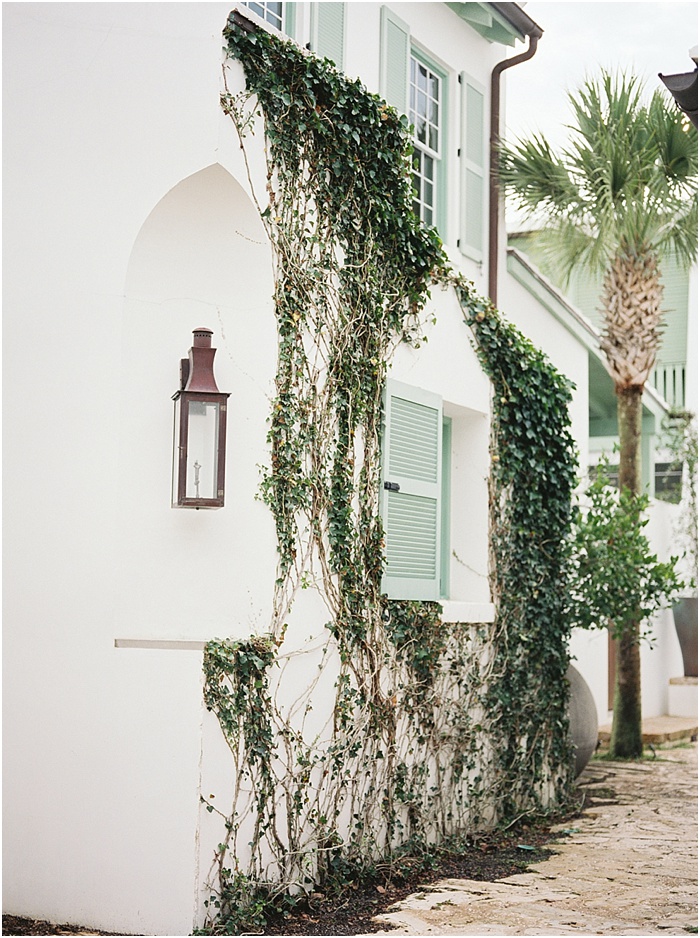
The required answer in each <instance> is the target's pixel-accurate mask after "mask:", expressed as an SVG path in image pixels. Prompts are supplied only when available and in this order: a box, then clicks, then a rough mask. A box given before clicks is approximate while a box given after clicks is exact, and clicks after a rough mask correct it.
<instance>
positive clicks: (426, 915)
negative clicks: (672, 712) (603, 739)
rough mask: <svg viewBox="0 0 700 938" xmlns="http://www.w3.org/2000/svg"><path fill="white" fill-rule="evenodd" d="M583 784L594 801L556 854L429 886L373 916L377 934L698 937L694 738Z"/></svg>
mask: <svg viewBox="0 0 700 938" xmlns="http://www.w3.org/2000/svg"><path fill="white" fill-rule="evenodd" d="M579 785H580V786H581V787H585V788H587V789H588V791H589V793H590V794H591V796H592V798H593V803H592V805H591V807H590V808H589V809H588V810H587V811H586V812H585V814H584V815H583V816H582V817H580V818H579V819H578V820H576V821H573V822H569V823H568V824H563V825H560V827H559V828H555V830H559V831H561V838H560V839H559V840H557V842H556V843H555V844H552V845H550V846H551V848H552V849H554V850H555V851H556V855H555V856H552V857H549V858H548V859H546V860H543V861H542V862H539V863H537V864H535V865H533V866H532V867H531V869H530V872H527V873H522V874H518V875H516V876H510V877H508V879H504V880H500V881H499V882H497V883H482V882H476V881H473V880H442V881H440V882H438V883H433V884H431V885H430V886H426V889H425V891H424V892H421V893H415V894H414V895H412V896H409V897H408V898H407V899H405V900H403V901H402V902H400V903H397V905H396V906H395V907H394V910H393V911H390V912H387V913H385V914H384V915H381V916H379V917H378V919H377V921H378V922H380V923H382V924H386V925H387V926H389V925H391V926H392V927H391V928H389V927H387V928H386V930H384V931H382V932H380V934H391V935H401V934H403V935H465V936H466V935H562V936H563V935H570V934H576V935H688V934H696V933H697V924H698V920H697V907H698V906H697V902H698V892H697V873H698V859H697V857H698V831H697V794H698V790H697V744H694V745H692V747H690V748H666V749H661V750H659V751H658V752H657V759H656V760H650V761H647V760H645V761H644V762H641V763H619V762H616V763H615V762H603V761H601V762H593V763H591V764H590V765H589V766H588V767H587V768H586V770H585V771H584V773H583V775H582V776H581V779H580V780H579ZM572 828H573V829H574V832H573V833H569V834H566V833H564V831H565V830H571V829H572Z"/></svg>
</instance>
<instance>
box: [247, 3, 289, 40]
mask: <svg viewBox="0 0 700 938" xmlns="http://www.w3.org/2000/svg"><path fill="white" fill-rule="evenodd" d="M241 2H242V4H243V6H244V7H245V8H246V9H247V10H249V11H250V12H251V13H254V14H255V16H259V17H260V19H261V20H264V21H265V22H266V23H267V24H268V26H271V27H272V28H273V29H274V30H276V31H277V32H280V33H284V32H285V17H286V13H287V11H286V9H285V7H286V5H287V0H277V2H275V0H259V2H253V0H241ZM273 6H275V7H276V6H279V8H280V13H279V15H278V14H277V13H273V12H271V10H270V7H273ZM260 11H262V12H260Z"/></svg>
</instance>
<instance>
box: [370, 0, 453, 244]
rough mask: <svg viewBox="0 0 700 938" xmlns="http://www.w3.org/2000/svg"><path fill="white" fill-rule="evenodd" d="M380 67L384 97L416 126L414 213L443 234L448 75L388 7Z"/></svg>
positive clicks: (384, 11)
mask: <svg viewBox="0 0 700 938" xmlns="http://www.w3.org/2000/svg"><path fill="white" fill-rule="evenodd" d="M380 62H381V68H380V89H379V90H380V93H381V94H382V95H383V96H384V98H385V99H386V100H387V102H388V103H389V104H391V105H393V106H394V107H395V108H396V109H397V110H398V111H399V112H400V113H401V114H405V115H406V116H407V117H408V120H409V121H410V123H411V124H412V125H413V127H414V139H415V149H414V153H413V185H414V191H415V201H414V211H415V212H416V214H417V215H418V216H419V217H420V218H421V219H422V220H423V221H424V222H425V223H426V224H427V225H434V226H435V227H436V228H438V230H441V231H443V232H444V228H445V214H446V193H445V181H446V173H445V166H444V160H443V154H444V153H445V134H446V129H447V128H446V124H445V120H444V115H445V114H447V112H448V111H447V75H446V73H444V72H442V71H441V70H440V68H439V67H438V66H437V65H436V63H434V62H431V61H430V60H429V59H428V57H427V56H425V55H424V54H423V53H422V52H421V51H419V49H418V48H417V46H416V45H413V44H412V42H411V32H410V28H409V27H408V25H407V24H406V23H404V21H403V20H401V19H399V17H398V16H396V14H395V13H393V12H392V11H391V10H389V9H388V7H385V6H383V7H382V10H381V60H380Z"/></svg>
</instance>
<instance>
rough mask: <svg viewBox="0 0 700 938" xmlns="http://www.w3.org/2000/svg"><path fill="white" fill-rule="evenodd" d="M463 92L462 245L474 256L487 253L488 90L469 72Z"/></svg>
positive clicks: (482, 255)
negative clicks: (485, 90) (486, 109)
mask: <svg viewBox="0 0 700 938" xmlns="http://www.w3.org/2000/svg"><path fill="white" fill-rule="evenodd" d="M460 84H461V94H462V102H461V103H462V139H461V147H460V173H461V178H462V224H461V232H460V240H459V246H460V248H461V250H462V252H463V253H464V254H466V255H468V256H469V257H471V258H472V259H473V260H477V261H481V260H483V257H484V201H485V196H486V128H485V125H484V117H485V108H484V90H483V88H482V87H481V86H480V85H478V84H477V83H476V82H475V81H474V79H473V78H470V77H469V75H467V74H466V72H462V74H461V76H460Z"/></svg>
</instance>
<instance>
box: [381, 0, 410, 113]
mask: <svg viewBox="0 0 700 938" xmlns="http://www.w3.org/2000/svg"><path fill="white" fill-rule="evenodd" d="M410 49H411V30H410V28H409V27H408V26H407V25H406V23H404V21H403V20H402V19H399V17H398V16H397V15H396V14H395V13H392V11H391V10H390V9H389V8H388V7H384V6H383V7H382V11H381V53H380V64H379V69H380V71H379V93H380V94H381V95H382V97H383V98H384V99H385V100H386V101H387V103H388V104H391V105H392V106H393V107H395V108H396V110H397V111H398V112H399V114H405V113H406V112H407V110H408V68H409V55H410Z"/></svg>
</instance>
